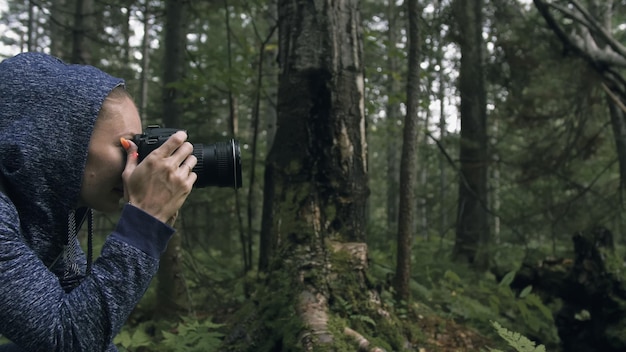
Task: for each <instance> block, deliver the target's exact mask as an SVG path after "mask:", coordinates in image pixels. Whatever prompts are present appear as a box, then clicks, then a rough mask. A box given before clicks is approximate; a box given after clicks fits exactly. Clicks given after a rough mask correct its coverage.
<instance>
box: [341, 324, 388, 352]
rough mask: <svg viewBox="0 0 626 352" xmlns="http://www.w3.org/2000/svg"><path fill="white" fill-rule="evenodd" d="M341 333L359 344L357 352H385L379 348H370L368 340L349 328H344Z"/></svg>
mask: <svg viewBox="0 0 626 352" xmlns="http://www.w3.org/2000/svg"><path fill="white" fill-rule="evenodd" d="M343 333H344V334H346V335H348V336H350V337H352V338H353V339H354V340H355V341H356V342H357V343H358V344H359V349H358V350H357V351H359V352H385V350H384V349H382V348H380V347H370V342H369V340H368V339H366V338H365V337H364V336H363V335H361V334H359V333H358V332H356V331H354V330H352V329H350V328H349V327H345V328H344V329H343Z"/></svg>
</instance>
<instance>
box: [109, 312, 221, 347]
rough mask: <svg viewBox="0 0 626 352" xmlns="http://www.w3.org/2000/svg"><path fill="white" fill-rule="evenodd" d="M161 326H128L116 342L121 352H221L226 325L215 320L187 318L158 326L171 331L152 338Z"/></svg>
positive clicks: (147, 323) (162, 332)
mask: <svg viewBox="0 0 626 352" xmlns="http://www.w3.org/2000/svg"><path fill="white" fill-rule="evenodd" d="M155 324H157V322H154V321H149V322H144V323H141V324H138V325H137V326H126V327H125V328H124V329H123V330H122V331H121V332H120V333H119V334H118V335H117V336H116V337H115V339H114V340H113V343H114V344H115V345H116V346H117V347H118V349H120V351H122V352H124V351H144V350H149V351H159V352H183V351H184V352H194V351H197V352H211V351H217V350H218V347H219V345H220V344H221V342H222V338H223V337H224V334H223V333H222V332H221V331H220V329H221V328H222V327H223V325H222V324H217V323H214V322H213V321H212V320H211V319H202V320H199V319H195V318H190V317H183V318H182V321H179V322H176V323H173V324H172V323H168V322H165V321H160V322H158V324H159V325H163V326H164V327H167V328H166V329H163V330H161V331H160V334H150V333H148V331H154V330H155V329H157V328H158V327H157V326H155Z"/></svg>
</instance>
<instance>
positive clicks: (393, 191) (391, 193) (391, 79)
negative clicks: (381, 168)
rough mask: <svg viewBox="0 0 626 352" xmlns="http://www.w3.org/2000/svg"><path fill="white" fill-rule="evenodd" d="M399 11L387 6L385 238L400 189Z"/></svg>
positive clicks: (391, 228)
mask: <svg viewBox="0 0 626 352" xmlns="http://www.w3.org/2000/svg"><path fill="white" fill-rule="evenodd" d="M401 13H402V8H401V7H399V6H398V5H397V4H396V2H395V1H389V2H388V4H387V21H388V23H389V25H388V28H387V38H388V41H389V43H388V45H387V52H388V54H387V55H388V58H387V65H388V68H387V69H388V71H389V72H388V73H387V84H386V86H385V88H386V89H387V96H388V98H387V106H386V116H385V125H386V126H385V130H386V132H387V150H386V156H387V157H386V160H387V204H386V208H387V229H389V234H390V235H391V234H393V233H394V231H396V230H397V229H398V207H399V202H400V200H399V192H398V191H399V190H398V187H399V185H400V180H399V177H400V171H399V168H400V166H399V165H400V162H399V160H398V159H399V154H400V153H399V152H398V150H400V143H399V140H400V128H399V126H398V121H401V120H402V112H401V102H402V99H401V98H400V97H401V96H402V94H401V93H402V92H401V90H402V85H401V81H402V80H401V79H400V77H402V74H401V73H400V61H401V60H400V53H399V50H398V49H397V47H396V45H397V43H398V37H399V36H400V35H399V34H400V33H401V29H402V26H401V23H400V15H401Z"/></svg>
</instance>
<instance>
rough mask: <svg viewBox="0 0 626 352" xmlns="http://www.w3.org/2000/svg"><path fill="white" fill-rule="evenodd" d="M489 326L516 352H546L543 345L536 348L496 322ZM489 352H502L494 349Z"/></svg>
mask: <svg viewBox="0 0 626 352" xmlns="http://www.w3.org/2000/svg"><path fill="white" fill-rule="evenodd" d="M491 324H492V325H493V327H494V328H495V330H496V332H497V333H498V335H500V337H502V338H503V339H504V340H505V341H506V342H507V343H508V344H509V345H510V346H511V347H513V348H514V349H515V350H516V351H517V352H546V347H545V346H544V345H539V346H536V344H535V342H533V341H531V340H529V339H528V338H526V337H525V336H523V335H521V334H520V333H518V332H513V331H509V330H507V329H505V328H504V327H502V326H501V325H500V324H499V323H498V322H496V321H492V322H491ZM489 350H490V351H491V352H502V351H500V350H496V349H491V348H490V349H489Z"/></svg>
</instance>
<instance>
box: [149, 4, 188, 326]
mask: <svg viewBox="0 0 626 352" xmlns="http://www.w3.org/2000/svg"><path fill="white" fill-rule="evenodd" d="M165 8H166V12H165V13H166V18H165V50H164V52H165V58H164V62H163V65H164V67H165V72H164V74H163V123H164V125H165V126H166V127H171V128H176V127H179V126H180V123H179V122H180V116H181V114H182V111H181V110H182V109H181V106H180V104H179V103H178V101H177V98H179V92H178V90H177V89H176V88H175V87H174V86H172V83H175V82H177V81H180V80H181V79H182V78H183V74H184V71H183V67H185V66H184V65H185V64H184V63H185V43H186V40H185V36H186V30H185V29H186V22H185V12H186V9H185V8H186V5H185V4H184V3H181V2H180V1H177V0H168V1H166V4H165ZM181 246H182V239H181V234H180V231H177V232H176V234H174V236H172V238H171V239H170V242H169V244H168V246H167V249H166V251H165V253H163V255H162V257H161V264H160V266H159V272H158V273H157V280H158V281H157V304H156V307H155V308H156V313H157V314H158V315H161V316H177V315H179V314H180V313H187V312H188V311H189V305H190V302H189V300H188V296H187V287H186V284H185V280H184V275H183V263H182V249H181Z"/></svg>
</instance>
